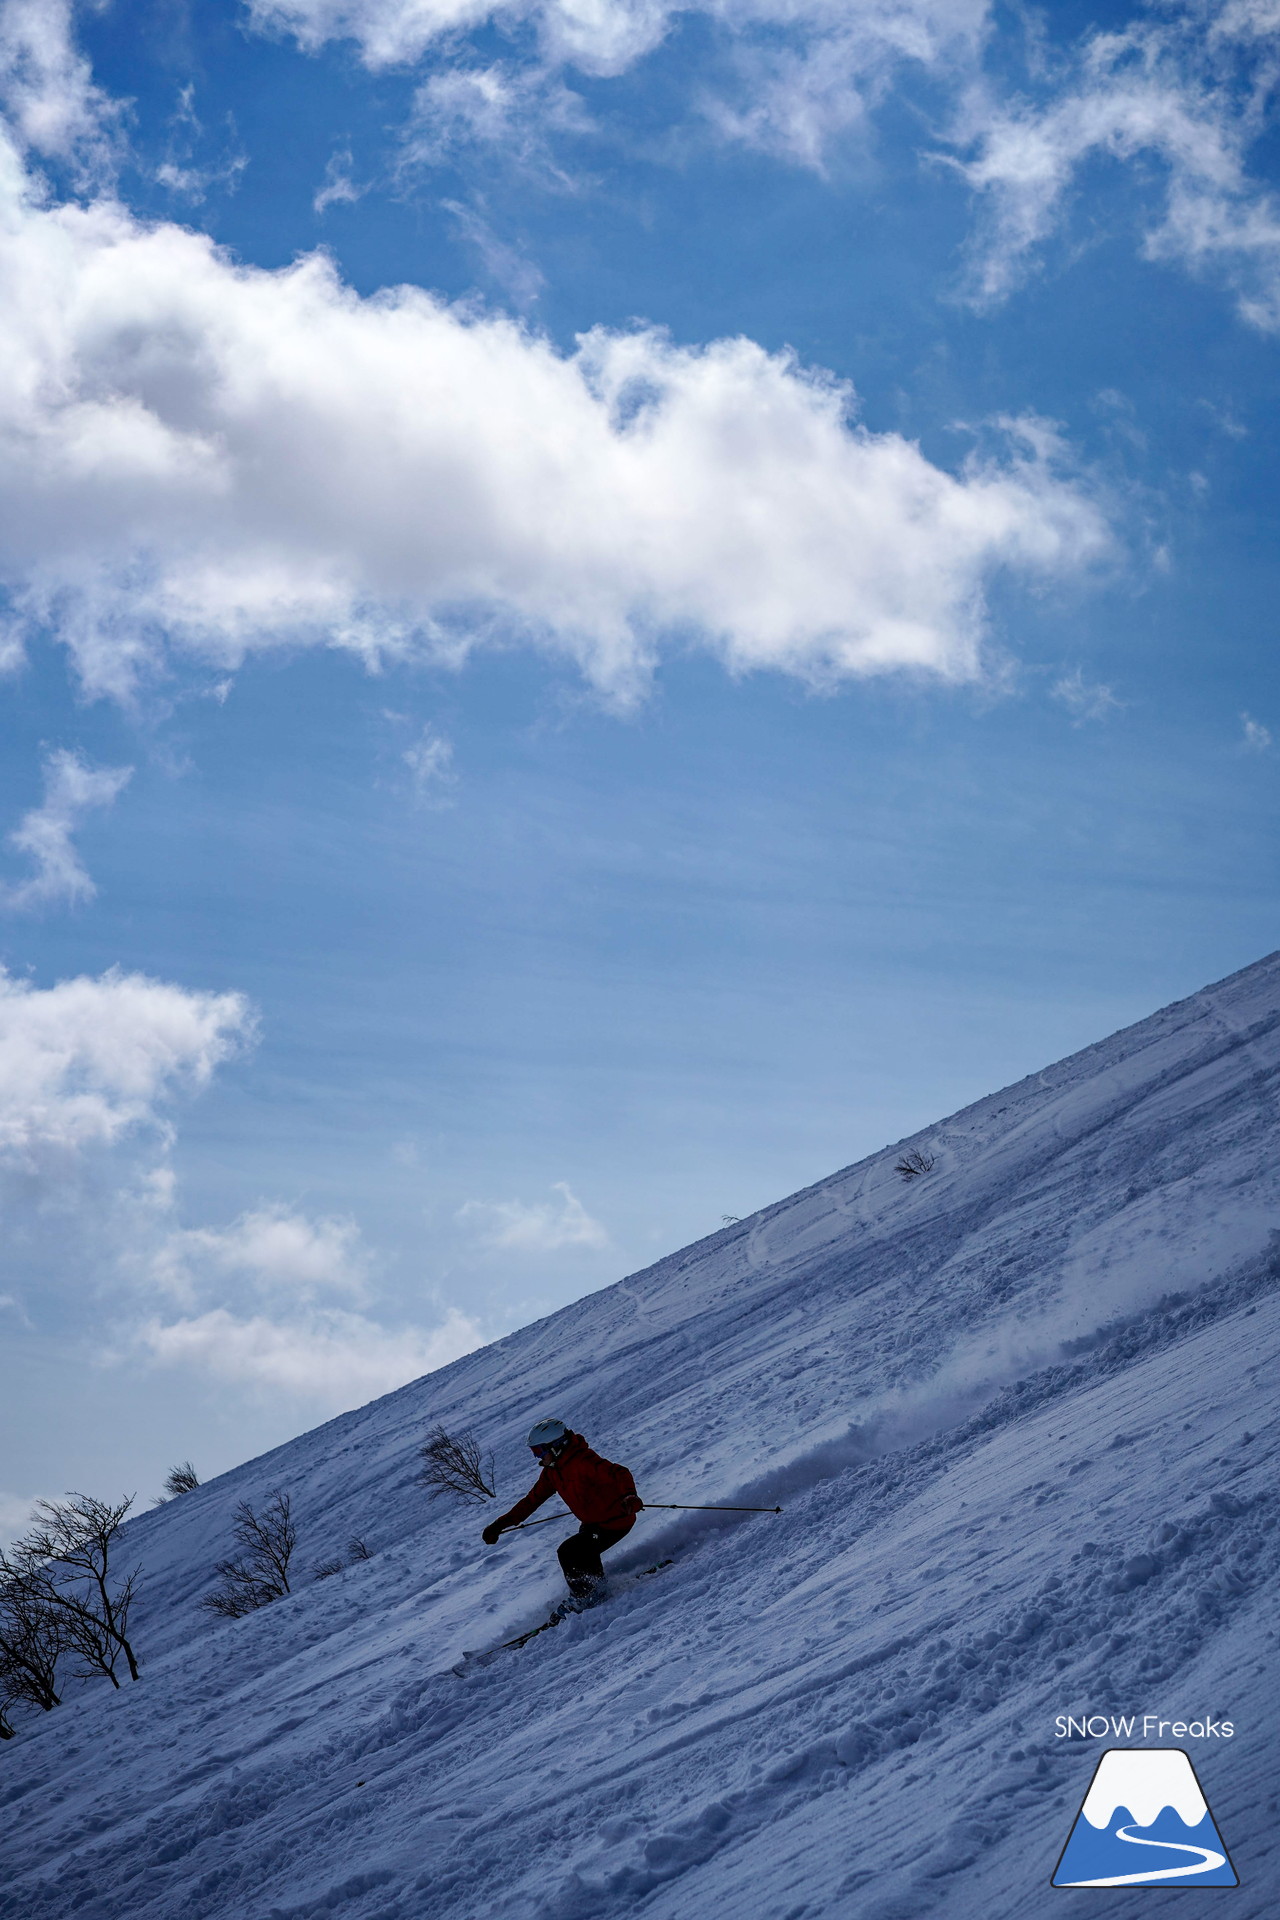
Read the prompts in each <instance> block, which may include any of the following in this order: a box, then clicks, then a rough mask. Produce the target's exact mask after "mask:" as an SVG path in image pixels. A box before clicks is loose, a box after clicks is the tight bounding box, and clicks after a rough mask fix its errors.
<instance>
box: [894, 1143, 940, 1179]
mask: <svg viewBox="0 0 1280 1920" xmlns="http://www.w3.org/2000/svg"><path fill="white" fill-rule="evenodd" d="M935 1164H936V1162H935V1160H934V1157H933V1155H932V1154H931V1153H921V1151H920V1149H919V1147H912V1148H911V1149H910V1151H909V1152H907V1153H904V1154H903V1156H902V1158H901V1160H899V1162H898V1164H897V1166H896V1167H895V1168H894V1172H895V1173H900V1174H901V1175H902V1177H903V1179H904V1180H918V1179H919V1178H920V1175H921V1174H922V1173H932V1172H933V1169H934V1166H935Z"/></svg>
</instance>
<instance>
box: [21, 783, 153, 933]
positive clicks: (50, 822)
mask: <svg viewBox="0 0 1280 1920" xmlns="http://www.w3.org/2000/svg"><path fill="white" fill-rule="evenodd" d="M132 774H133V768H132V767H90V766H89V765H88V764H87V763H86V762H85V761H84V760H83V759H81V757H80V755H79V754H78V753H68V752H67V751H66V749H65V748H59V749H58V751H57V752H56V753H51V754H50V755H49V756H48V757H47V759H46V760H45V764H44V805H43V806H41V807H35V808H33V809H32V811H31V812H30V813H27V814H24V815H23V818H22V820H21V822H20V823H19V825H18V826H17V827H15V828H14V830H13V832H12V833H11V834H10V835H9V836H8V841H9V845H10V846H11V847H13V848H14V849H15V850H16V851H17V852H18V853H25V854H29V855H30V856H31V859H32V860H33V862H34V863H35V872H34V874H33V875H32V876H31V878H30V879H29V880H24V881H22V882H21V883H20V884H19V885H17V886H7V887H0V905H3V906H6V907H9V908H11V909H17V910H22V909H25V908H29V907H43V906H48V905H50V904H52V902H54V901H56V900H68V901H76V900H91V899H92V898H93V895H94V894H95V893H96V891H97V889H96V887H95V886H94V884H93V882H92V880H91V879H90V878H89V875H88V873H87V872H86V871H85V869H84V866H83V865H82V864H81V861H80V858H79V855H78V854H77V853H76V850H75V848H74V846H73V845H72V844H71V836H72V834H73V833H74V832H75V830H76V828H77V827H78V826H79V824H80V819H81V816H82V815H83V814H85V813H88V812H89V811H90V810H91V809H92V808H94V807H109V806H110V805H111V804H112V802H113V801H114V800H115V799H116V798H117V797H118V795H119V794H120V793H121V792H123V790H124V788H125V787H126V786H127V785H128V783H129V780H130V779H131V777H132Z"/></svg>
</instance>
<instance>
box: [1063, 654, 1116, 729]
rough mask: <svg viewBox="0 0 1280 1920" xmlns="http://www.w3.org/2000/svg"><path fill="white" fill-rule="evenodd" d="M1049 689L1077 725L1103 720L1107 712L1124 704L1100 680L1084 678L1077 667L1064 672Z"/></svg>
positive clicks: (1112, 711) (1113, 710)
mask: <svg viewBox="0 0 1280 1920" xmlns="http://www.w3.org/2000/svg"><path fill="white" fill-rule="evenodd" d="M1049 691H1050V693H1051V694H1052V695H1053V698H1054V699H1055V700H1060V701H1061V702H1062V704H1063V706H1064V707H1066V708H1067V709H1068V711H1069V712H1070V713H1071V715H1072V717H1073V718H1074V720H1075V723H1076V725H1077V726H1081V725H1082V724H1083V723H1084V722H1085V721H1086V720H1105V719H1106V717H1107V715H1108V714H1109V713H1117V712H1119V710H1120V708H1121V707H1122V706H1123V704H1124V703H1123V701H1120V700H1117V698H1116V696H1115V694H1114V693H1113V692H1112V690H1111V688H1110V687H1108V686H1105V685H1104V684H1103V682H1102V681H1100V680H1094V681H1088V680H1086V679H1085V677H1084V674H1083V672H1082V671H1081V669H1080V668H1079V667H1073V668H1072V670H1071V672H1070V673H1064V674H1063V676H1062V678H1061V679H1060V680H1057V681H1055V682H1054V684H1053V686H1052V687H1051V688H1050V689H1049Z"/></svg>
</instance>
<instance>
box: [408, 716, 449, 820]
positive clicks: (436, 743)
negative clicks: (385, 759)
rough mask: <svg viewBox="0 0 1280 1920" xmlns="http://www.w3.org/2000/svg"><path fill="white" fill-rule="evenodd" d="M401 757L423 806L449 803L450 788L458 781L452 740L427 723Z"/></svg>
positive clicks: (439, 805)
mask: <svg viewBox="0 0 1280 1920" xmlns="http://www.w3.org/2000/svg"><path fill="white" fill-rule="evenodd" d="M401 758H402V760H403V761H404V763H405V765H406V766H407V767H408V769H409V772H410V773H411V774H412V776H413V788H414V793H415V794H416V796H417V798H418V799H419V800H420V801H421V802H422V804H423V805H424V806H428V807H447V806H452V804H453V801H452V797H451V794H450V789H451V788H452V787H455V786H456V785H457V784H458V776H457V774H456V773H455V772H454V771H453V743H452V741H450V740H446V739H445V737H444V735H443V734H442V733H437V732H436V729H435V728H434V727H432V726H430V725H428V726H425V727H424V728H423V729H422V733H421V735H420V737H419V738H418V739H417V740H415V741H414V743H413V745H412V746H411V747H406V749H405V751H404V753H403V754H402V755H401Z"/></svg>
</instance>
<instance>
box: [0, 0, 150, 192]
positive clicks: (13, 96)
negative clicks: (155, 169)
mask: <svg viewBox="0 0 1280 1920" xmlns="http://www.w3.org/2000/svg"><path fill="white" fill-rule="evenodd" d="M0 103H3V107H4V111H5V113H6V114H7V116H8V118H9V121H10V123H11V125H12V126H13V128H14V130H15V132H16V133H17V136H18V138H19V139H20V140H21V141H22V143H23V144H24V146H27V147H30V148H33V149H34V150H35V152H37V153H40V154H43V155H45V156H47V157H49V158H51V159H52V158H57V159H60V160H67V161H70V162H71V163H72V165H73V166H74V168H75V170H76V172H77V174H78V176H79V178H80V180H81V182H82V183H87V182H89V181H92V180H95V179H98V180H101V179H102V178H104V177H105V176H106V175H107V174H109V172H110V169H111V164H112V161H113V159H114V157H115V123H116V121H117V120H118V117H119V113H120V109H119V107H118V105H117V104H116V103H114V102H112V101H110V100H109V99H108V98H107V96H106V95H105V94H104V93H103V92H102V91H101V90H100V89H99V88H98V87H96V86H95V85H94V83H93V75H92V72H91V70H90V66H89V62H88V61H87V60H86V59H85V57H84V55H83V54H82V53H81V52H80V51H79V50H78V49H77V47H76V45H75V41H74V37H73V34H72V7H71V4H70V0H4V4H3V5H2V6H0Z"/></svg>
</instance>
